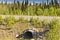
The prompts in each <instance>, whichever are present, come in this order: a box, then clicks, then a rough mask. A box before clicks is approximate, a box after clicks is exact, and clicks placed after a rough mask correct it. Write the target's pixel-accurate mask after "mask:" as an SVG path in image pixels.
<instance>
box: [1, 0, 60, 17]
mask: <svg viewBox="0 0 60 40" xmlns="http://www.w3.org/2000/svg"><path fill="white" fill-rule="evenodd" d="M1 5H2V6H1ZM0 7H2V8H4V7H6V8H7V9H5V10H2V11H3V12H1V13H0V14H11V15H38V16H40V15H43V16H60V15H59V14H60V5H59V3H58V0H51V2H49V0H47V2H44V0H42V3H35V2H34V1H33V5H32V3H29V0H23V2H22V3H20V2H19V1H18V0H14V2H13V3H11V4H7V0H6V2H5V3H3V1H2V2H1V4H0Z"/></svg>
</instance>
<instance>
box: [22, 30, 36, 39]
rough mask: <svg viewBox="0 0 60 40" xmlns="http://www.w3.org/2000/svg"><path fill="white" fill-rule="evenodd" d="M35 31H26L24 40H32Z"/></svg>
mask: <svg viewBox="0 0 60 40" xmlns="http://www.w3.org/2000/svg"><path fill="white" fill-rule="evenodd" d="M34 33H35V32H34V31H33V30H28V31H25V32H24V33H23V34H24V38H27V39H31V38H33V37H34V36H33V35H34Z"/></svg>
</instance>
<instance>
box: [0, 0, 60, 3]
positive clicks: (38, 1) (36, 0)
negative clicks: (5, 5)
mask: <svg viewBox="0 0 60 40" xmlns="http://www.w3.org/2000/svg"><path fill="white" fill-rule="evenodd" d="M1 1H2V0H0V2H1ZM3 1H4V2H5V1H6V0H3ZM13 1H14V0H7V2H13ZM18 1H20V2H22V1H23V0H18ZM33 1H34V2H37V3H40V2H42V0H29V2H33ZM43 1H44V2H46V1H47V0H43ZM50 1H51V0H49V2H50ZM58 1H59V2H60V0H58Z"/></svg>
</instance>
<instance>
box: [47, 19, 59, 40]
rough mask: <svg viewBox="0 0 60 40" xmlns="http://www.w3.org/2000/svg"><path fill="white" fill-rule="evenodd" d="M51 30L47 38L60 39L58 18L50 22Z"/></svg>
mask: <svg viewBox="0 0 60 40" xmlns="http://www.w3.org/2000/svg"><path fill="white" fill-rule="evenodd" d="M49 28H50V30H49V32H47V34H46V35H47V38H46V40H59V38H60V35H59V30H60V23H59V21H58V20H56V19H55V20H53V21H51V22H50V24H49Z"/></svg>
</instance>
